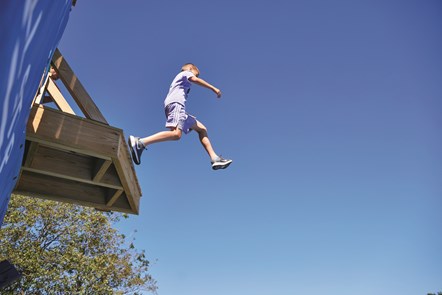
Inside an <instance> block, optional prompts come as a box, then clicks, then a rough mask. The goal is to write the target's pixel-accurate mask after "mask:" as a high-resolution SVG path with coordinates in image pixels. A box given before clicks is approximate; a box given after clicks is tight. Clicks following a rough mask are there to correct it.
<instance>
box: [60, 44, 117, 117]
mask: <svg viewBox="0 0 442 295" xmlns="http://www.w3.org/2000/svg"><path fill="white" fill-rule="evenodd" d="M52 62H53V64H54V67H55V70H56V71H57V73H58V74H59V76H60V80H61V81H62V82H63V84H64V85H65V86H66V88H67V89H68V91H69V93H70V94H71V96H72V98H73V99H74V100H75V101H76V102H77V104H78V106H79V108H80V109H81V111H82V112H83V113H84V115H85V116H86V118H88V119H92V120H94V121H98V122H101V123H104V124H108V123H107V121H106V119H105V118H104V116H103V114H102V113H101V112H100V110H99V109H98V107H97V106H96V105H95V103H94V101H93V100H92V98H91V97H90V96H89V93H87V91H86V89H85V88H84V87H83V85H82V84H81V82H80V80H78V78H77V76H76V75H75V74H74V72H73V71H72V69H71V67H70V66H69V64H68V63H67V61H66V60H65V59H64V58H63V56H62V55H61V53H60V51H59V50H58V49H57V50H56V51H55V52H54V56H53V58H52Z"/></svg>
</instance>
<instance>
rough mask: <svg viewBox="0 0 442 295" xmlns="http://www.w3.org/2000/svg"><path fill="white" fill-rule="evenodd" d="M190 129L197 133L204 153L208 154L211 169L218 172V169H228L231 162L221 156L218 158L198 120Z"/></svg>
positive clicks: (205, 130) (204, 128)
mask: <svg viewBox="0 0 442 295" xmlns="http://www.w3.org/2000/svg"><path fill="white" fill-rule="evenodd" d="M192 129H193V130H195V131H196V132H198V135H199V139H200V142H201V144H202V145H203V147H204V149H205V150H206V152H207V153H208V154H209V156H210V159H211V163H212V169H213V170H218V169H225V168H227V167H229V165H230V164H231V163H232V162H233V161H232V160H228V159H224V158H222V157H221V156H218V155H217V154H216V153H215V151H214V149H213V147H212V144H211V143H210V140H209V137H208V135H207V128H206V127H205V126H204V125H203V124H202V123H201V122H199V121H198V120H197V121H196V124H194V125H193V126H192Z"/></svg>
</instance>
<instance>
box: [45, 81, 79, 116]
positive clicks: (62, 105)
mask: <svg viewBox="0 0 442 295" xmlns="http://www.w3.org/2000/svg"><path fill="white" fill-rule="evenodd" d="M47 91H48V93H49V95H50V96H51V97H52V100H53V101H54V103H55V104H56V105H57V107H58V108H59V109H60V111H62V112H65V113H68V114H71V115H75V113H74V110H73V109H72V108H71V106H70V105H69V104H68V102H67V101H66V99H64V97H63V95H62V94H61V92H60V89H58V87H57V85H55V83H54V81H52V79H49V81H48V88H47Z"/></svg>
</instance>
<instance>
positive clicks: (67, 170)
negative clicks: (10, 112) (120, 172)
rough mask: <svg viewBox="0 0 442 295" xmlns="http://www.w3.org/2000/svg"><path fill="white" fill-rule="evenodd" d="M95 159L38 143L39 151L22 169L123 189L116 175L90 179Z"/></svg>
mask: <svg viewBox="0 0 442 295" xmlns="http://www.w3.org/2000/svg"><path fill="white" fill-rule="evenodd" d="M96 161H97V160H96V159H95V158H93V157H90V156H85V155H80V154H74V153H69V152H64V151H60V150H54V149H51V148H49V147H45V146H41V145H40V148H39V152H38V153H35V155H34V161H33V162H32V165H30V166H25V167H23V168H22V169H23V170H25V171H31V172H34V173H39V174H44V175H49V176H53V177H58V178H63V179H69V180H74V181H78V182H83V183H86V184H92V185H98V186H102V187H108V188H112V189H123V186H122V185H121V182H120V180H119V179H118V177H106V178H104V177H102V179H101V180H93V179H92V176H93V175H92V169H93V168H94V167H95V163H96Z"/></svg>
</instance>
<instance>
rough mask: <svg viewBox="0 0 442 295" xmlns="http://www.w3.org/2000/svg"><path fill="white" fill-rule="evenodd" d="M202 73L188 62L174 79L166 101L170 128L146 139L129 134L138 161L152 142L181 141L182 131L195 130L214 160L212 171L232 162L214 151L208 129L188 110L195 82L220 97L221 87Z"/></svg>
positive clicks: (135, 160)
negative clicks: (190, 94) (210, 81)
mask: <svg viewBox="0 0 442 295" xmlns="http://www.w3.org/2000/svg"><path fill="white" fill-rule="evenodd" d="M199 74H200V71H199V69H198V68H197V67H196V66H195V65H194V64H191V63H188V64H185V65H183V67H182V68H181V72H180V73H179V74H178V75H177V76H176V77H175V79H174V80H173V81H172V84H171V85H170V89H169V93H168V94H167V96H166V99H165V100H164V111H165V114H166V118H167V120H166V127H167V128H169V129H170V130H169V131H161V132H158V133H156V134H154V135H151V136H148V137H144V138H139V137H135V136H132V135H131V136H129V140H128V143H129V147H130V150H131V154H132V160H133V161H134V163H135V164H137V165H139V164H140V163H141V159H140V158H141V154H142V152H143V151H144V150H145V149H146V148H147V147H148V146H149V145H151V144H153V143H157V142H163V141H169V140H179V139H180V138H181V135H182V133H183V132H184V133H185V134H187V133H189V132H190V131H192V130H195V131H196V132H197V133H198V135H199V139H200V142H201V144H202V145H203V147H204V149H205V150H206V152H207V154H208V155H209V157H210V159H211V163H212V169H213V170H218V169H225V168H227V167H228V166H229V165H230V164H231V163H232V160H228V159H224V158H222V157H221V156H219V155H217V154H216V153H215V151H214V149H213V147H212V144H211V143H210V140H209V137H208V136H207V128H206V127H205V126H204V125H203V124H202V123H201V122H199V121H198V120H197V119H196V118H195V117H194V116H192V115H189V114H188V113H187V112H186V107H185V105H186V100H187V96H188V93H189V91H190V87H191V85H192V83H195V84H197V85H200V86H203V87H205V88H208V89H210V90H212V91H213V92H215V94H216V95H217V97H218V98H220V97H221V90H219V89H218V88H216V87H215V86H213V85H211V84H210V83H208V82H206V81H204V80H203V79H201V78H199Z"/></svg>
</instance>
